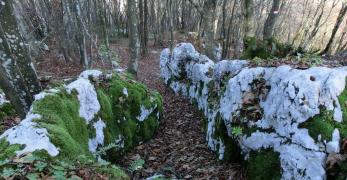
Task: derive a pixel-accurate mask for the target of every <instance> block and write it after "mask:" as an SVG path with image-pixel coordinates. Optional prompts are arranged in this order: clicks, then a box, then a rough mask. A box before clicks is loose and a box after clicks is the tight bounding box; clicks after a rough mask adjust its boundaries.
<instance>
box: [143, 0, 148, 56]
mask: <svg viewBox="0 0 347 180" xmlns="http://www.w3.org/2000/svg"><path fill="white" fill-rule="evenodd" d="M143 3H144V7H143V8H144V11H143V14H144V16H143V22H144V25H143V48H142V53H143V54H147V52H148V48H147V46H148V1H147V0H144V1H143Z"/></svg>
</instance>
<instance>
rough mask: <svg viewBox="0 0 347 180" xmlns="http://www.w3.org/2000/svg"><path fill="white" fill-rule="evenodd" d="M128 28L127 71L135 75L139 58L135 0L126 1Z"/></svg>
mask: <svg viewBox="0 0 347 180" xmlns="http://www.w3.org/2000/svg"><path fill="white" fill-rule="evenodd" d="M127 2H128V26H129V39H130V43H129V48H130V63H129V66H128V71H129V72H130V73H133V74H137V68H138V61H139V56H140V40H139V33H138V26H137V25H138V21H137V19H138V18H137V15H138V8H137V7H136V0H128V1H127Z"/></svg>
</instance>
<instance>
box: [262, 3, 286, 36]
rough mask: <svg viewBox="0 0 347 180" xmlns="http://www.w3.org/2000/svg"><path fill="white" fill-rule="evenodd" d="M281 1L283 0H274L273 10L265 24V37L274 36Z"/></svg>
mask: <svg viewBox="0 0 347 180" xmlns="http://www.w3.org/2000/svg"><path fill="white" fill-rule="evenodd" d="M281 1H282V0H273V3H272V8H271V11H270V13H269V16H268V17H267V19H266V22H265V25H264V33H263V38H264V39H269V38H272V34H273V29H274V27H275V23H276V20H277V18H278V14H279V13H280V5H281Z"/></svg>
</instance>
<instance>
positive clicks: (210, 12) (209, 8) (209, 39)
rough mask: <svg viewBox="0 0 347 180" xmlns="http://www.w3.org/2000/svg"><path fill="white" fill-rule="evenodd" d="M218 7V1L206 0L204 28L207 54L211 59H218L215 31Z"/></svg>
mask: <svg viewBox="0 0 347 180" xmlns="http://www.w3.org/2000/svg"><path fill="white" fill-rule="evenodd" d="M216 7H217V2H216V1H215V0H205V4H204V8H203V12H205V14H204V16H203V20H202V23H203V29H204V35H203V37H204V38H203V39H204V43H205V54H206V56H207V57H209V58H210V59H212V60H214V61H216V60H217V56H216V49H217V45H216V42H215V41H214V34H215V33H214V31H215V27H214V25H215V17H216V14H215V13H216Z"/></svg>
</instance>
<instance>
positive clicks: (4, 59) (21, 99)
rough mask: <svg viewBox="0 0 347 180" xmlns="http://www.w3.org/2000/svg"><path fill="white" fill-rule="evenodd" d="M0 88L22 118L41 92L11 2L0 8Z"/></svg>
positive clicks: (7, 1)
mask: <svg viewBox="0 0 347 180" xmlns="http://www.w3.org/2000/svg"><path fill="white" fill-rule="evenodd" d="M0 9H1V11H0V19H1V21H0V64H1V66H0V87H1V88H2V89H3V90H4V92H5V94H6V96H7V97H8V98H9V100H10V101H11V103H12V104H13V105H14V107H15V109H16V111H17V113H18V114H19V115H21V116H22V117H23V116H24V115H25V114H26V112H27V111H28V110H29V108H30V105H31V103H32V101H33V96H34V95H35V94H37V93H39V92H40V91H41V90H42V88H41V85H40V82H39V81H38V79H37V75H36V72H35V69H34V67H33V64H32V60H31V58H30V56H29V54H28V51H27V48H26V45H25V42H24V41H23V37H22V36H21V34H20V33H19V26H18V23H17V21H16V18H15V16H16V14H15V12H14V10H13V5H12V1H11V0H4V3H1V4H0Z"/></svg>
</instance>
